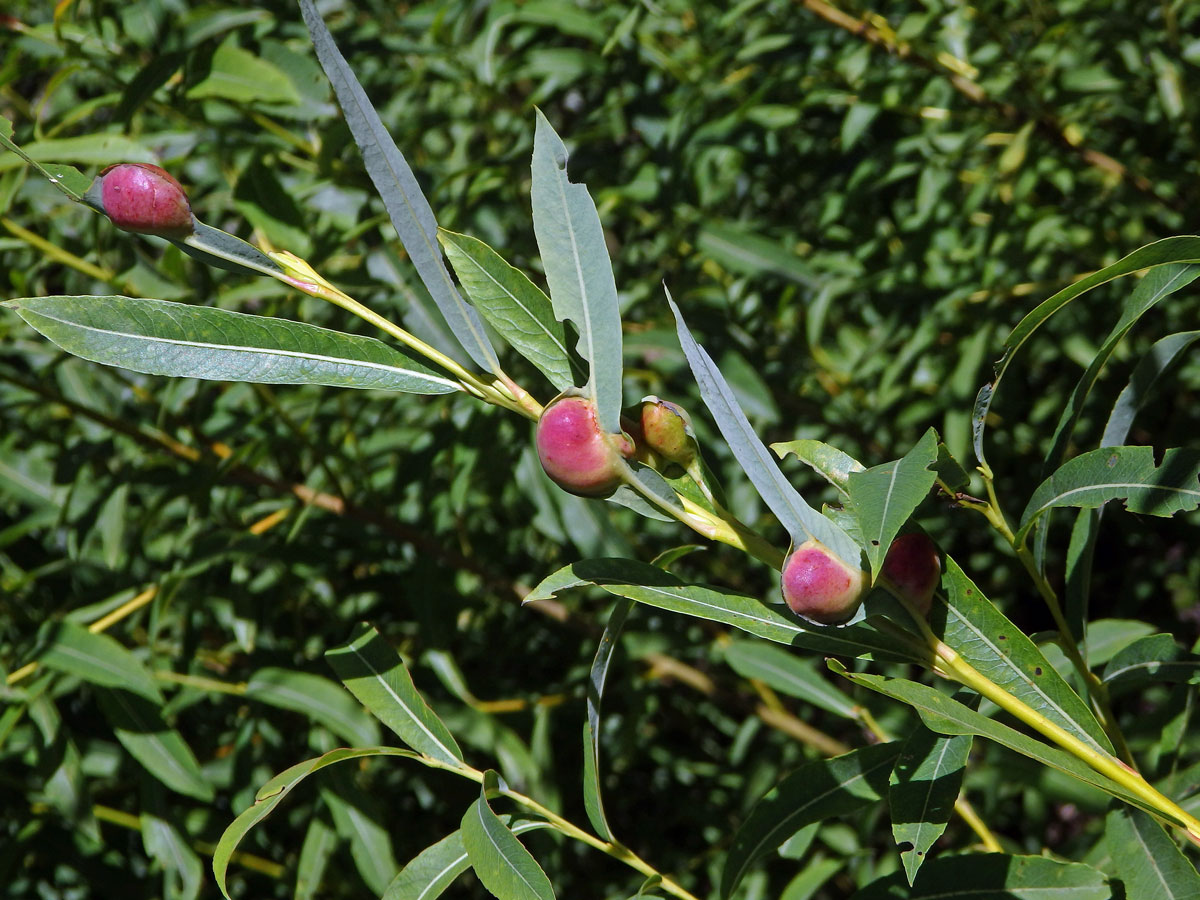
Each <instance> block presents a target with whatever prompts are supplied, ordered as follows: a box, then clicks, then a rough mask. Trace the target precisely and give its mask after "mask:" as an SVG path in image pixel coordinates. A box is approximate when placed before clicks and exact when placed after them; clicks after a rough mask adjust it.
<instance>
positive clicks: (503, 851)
mask: <svg viewBox="0 0 1200 900" xmlns="http://www.w3.org/2000/svg"><path fill="white" fill-rule="evenodd" d="M461 833H462V842H463V847H464V848H465V849H466V851H467V858H468V859H469V860H470V862H471V866H472V868H474V869H475V874H476V875H477V876H478V877H479V880H480V881H481V882H483V886H484V887H485V888H487V889H488V890H489V891H490V892H491V893H492V894H493V895H495V896H496V897H498V898H499V900H554V888H553V887H551V885H550V879H549V878H547V877H546V873H545V872H543V871H542V867H541V866H539V865H538V864H537V860H535V859H534V858H533V856H531V855H530V853H529V851H528V850H526V849H525V848H524V847H523V846H522V845H521V842H520V841H518V840H517V839H516V837H515V836H514V835H513V833H512V832H511V831H509V830H508V826H506V825H505V824H504V823H503V822H502V821H501V820H500V817H499V816H497V815H496V814H495V813H494V812H492V809H491V807H490V806H488V803H487V799H486V798H485V797H484V795H483V792H482V791H481V792H480V796H479V799H478V800H476V801H475V802H474V803H472V804H471V805H470V807H468V808H467V811H466V813H465V814H464V815H463V818H462V832H461Z"/></svg>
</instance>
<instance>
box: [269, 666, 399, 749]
mask: <svg viewBox="0 0 1200 900" xmlns="http://www.w3.org/2000/svg"><path fill="white" fill-rule="evenodd" d="M246 697H247V698H249V699H251V700H257V701H259V702H260V703H267V704H270V705H271V706H277V707H279V708H280V709H290V710H293V711H295V712H298V713H303V714H304V715H306V716H308V717H309V718H311V719H312V720H313V721H314V722H317V723H318V724H320V725H324V726H325V727H326V728H328V729H329V730H330V731H332V732H333V733H334V734H336V735H337V736H338V737H339V738H341V739H342V740H344V741H348V742H349V743H350V744H351V745H353V746H356V747H362V746H364V745H369V744H378V743H379V725H378V723H377V722H376V721H375V720H374V719H372V718H371V717H370V716H368V715H367V714H366V713H365V712H363V709H362V706H361V705H360V704H358V703H357V702H355V700H354V698H353V697H352V696H350V694H348V693H346V690H345V689H344V688H343V687H342V686H341V685H340V684H337V683H336V682H334V681H330V680H329V679H328V678H322V677H321V676H320V675H313V674H312V673H311V672H294V671H292V670H290V669H278V668H274V667H268V668H265V669H259V670H258V671H257V672H255V673H254V674H253V675H252V676H251V677H250V680H249V681H248V682H246Z"/></svg>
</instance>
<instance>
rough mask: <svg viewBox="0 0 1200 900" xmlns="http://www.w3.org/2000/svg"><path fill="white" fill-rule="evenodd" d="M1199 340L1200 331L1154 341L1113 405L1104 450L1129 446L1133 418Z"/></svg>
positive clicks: (1102, 439)
mask: <svg viewBox="0 0 1200 900" xmlns="http://www.w3.org/2000/svg"><path fill="white" fill-rule="evenodd" d="M1197 340H1200V331H1181V332H1178V333H1176V334H1169V335H1167V336H1166V337H1165V338H1160V339H1159V340H1157V341H1155V342H1154V345H1153V346H1151V348H1150V349H1149V350H1147V351H1146V355H1145V356H1143V357H1142V358H1141V359H1140V360H1138V364H1137V366H1136V367H1134V370H1133V372H1132V373H1131V374H1130V376H1129V383H1128V384H1126V385H1125V387H1124V388H1123V389H1122V391H1121V393H1120V396H1118V397H1117V402H1116V403H1114V404H1113V408H1112V412H1110V413H1109V415H1108V422H1107V423H1106V424H1105V426H1104V436H1103V437H1102V438H1101V439H1100V446H1101V447H1116V446H1119V445H1120V444H1123V443H1125V437H1126V435H1128V434H1129V429H1130V427H1131V426H1132V425H1133V417H1134V416H1135V415H1137V412H1138V410H1140V409H1141V408H1142V406H1143V405H1144V404H1145V402H1146V401H1147V400H1148V399H1149V398H1150V397H1152V396H1153V395H1154V389H1155V387H1156V386H1157V384H1158V381H1159V379H1160V378H1161V377H1162V376H1163V374H1164V373H1165V372H1166V371H1167V369H1168V368H1170V366H1171V364H1172V363H1173V362H1175V360H1176V359H1177V358H1178V357H1179V354H1181V353H1183V351H1185V350H1186V349H1187V348H1188V347H1190V346H1191V345H1192V344H1194V343H1195V342H1196V341H1197Z"/></svg>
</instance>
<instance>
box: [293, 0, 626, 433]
mask: <svg viewBox="0 0 1200 900" xmlns="http://www.w3.org/2000/svg"><path fill="white" fill-rule="evenodd" d="M300 12H301V15H303V17H304V24H305V25H307V26H308V32H309V34H310V35H311V36H312V42H313V47H314V49H315V50H316V52H317V60H318V61H319V62H320V63H321V68H322V69H324V70H325V75H326V76H327V77H328V78H329V82H330V84H332V85H333V91H334V93H335V94H336V95H337V99H338V105H340V106H341V107H342V113H343V114H344V115H345V117H346V125H347V126H348V127H349V129H350V133H351V135H353V137H354V143H355V144H357V145H358V149H359V150H360V151H361V152H362V157H363V164H364V165H365V166H366V169H367V174H368V175H370V176H371V181H372V183H373V184H374V185H375V189H376V190H377V191H378V192H379V196H380V198H381V199H382V200H383V205H384V207H385V208H386V209H387V212H388V216H389V217H390V218H391V220H392V225H394V226H395V228H396V232H397V233H398V234H399V235H400V242H401V243H402V244H404V249H405V250H406V251H408V255H409V258H410V259H412V262H413V266H414V267H415V268H416V270H417V274H418V275H420V276H421V281H423V282H424V283H425V287H426V288H428V290H429V293H430V295H431V296H432V297H433V299H434V302H435V303H437V306H438V309H439V310H440V311H441V313H442V316H443V317H445V319H446V324H448V325H449V326H450V330H451V331H452V332H454V336H455V337H456V338H457V339H458V341H459V343H461V344H462V346H463V349H464V350H466V351H467V354H468V355H469V356H470V357H471V359H473V360H474V361H475V363H476V365H478V366H480V367H481V368H483V369H485V370H487V371H489V372H493V373H497V374H498V373H499V371H500V363H499V361H498V360H497V359H496V351H495V350H494V349H493V348H492V344H491V341H490V340H489V339H488V336H487V332H485V331H484V328H483V322H482V320H480V318H479V314H478V313H477V312H476V311H475V310H474V309H472V308H471V307H470V306H468V305H467V303H466V302H464V300H463V298H462V297H461V296H459V293H458V290H457V289H456V288H455V287H454V282H453V281H452V280H451V279H450V273H449V272H448V271H446V265H445V263H444V262H443V261H442V253H441V251H440V250H439V249H438V244H437V219H436V218H434V215H433V210H432V209H431V208H430V206H429V201H428V200H426V199H425V195H424V194H423V193H422V192H421V186H420V185H419V184H417V179H416V176H415V175H413V171H412V169H411V168H409V165H408V162H407V160H405V158H404V156H403V154H401V152H400V150H399V148H397V147H396V144H395V142H394V141H393V140H392V138H391V135H389V134H388V132H387V129H386V128H385V127H384V125H383V120H382V119H380V118H379V113H377V112H376V111H375V107H374V106H372V105H371V101H370V99H369V98H368V97H367V92H366V91H364V90H363V87H362V85H361V84H359V82H358V79H357V78H356V77H355V76H354V72H353V70H352V69H351V68H350V66H349V65H348V64H347V63H346V58H345V57H344V56H342V53H341V51H340V50H338V48H337V44H335V43H334V40H333V35H331V34H330V33H329V29H328V28H326V27H325V22H324V21H323V20H322V19H321V14H320V13H319V12H317V7H316V4H315V3H314V2H313V0H300ZM615 430H616V429H615V428H614V431H615Z"/></svg>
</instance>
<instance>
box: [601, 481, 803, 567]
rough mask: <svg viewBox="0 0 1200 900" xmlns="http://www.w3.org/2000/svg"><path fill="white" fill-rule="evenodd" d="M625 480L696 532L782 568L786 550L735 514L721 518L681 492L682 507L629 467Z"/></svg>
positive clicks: (658, 506)
mask: <svg viewBox="0 0 1200 900" xmlns="http://www.w3.org/2000/svg"><path fill="white" fill-rule="evenodd" d="M625 483H626V484H628V485H629V486H630V487H631V488H633V490H635V491H637V492H638V493H639V494H641V495H642V497H644V498H645V499H646V500H647V501H649V502H650V503H651V504H653V505H654V506H656V507H657V508H658V509H661V510H662V511H663V512H664V513H666V514H667V515H668V516H670V517H671V518H673V519H675V520H676V521H677V522H681V523H682V524H684V525H686V526H687V527H688V528H690V529H692V530H693V531H694V532H696V533H697V534H700V535H703V536H704V537H706V538H709V539H710V540H714V541H720V542H721V543H723V544H728V545H729V546H731V547H737V548H738V549H739V550H743V551H745V552H746V553H749V554H750V555H751V556H753V557H754V558H755V559H757V560H759V561H761V562H764V563H766V564H767V565H768V566H770V567H771V568H773V569H775V570H779V569H782V568H783V560H784V554H783V553H781V552H780V551H779V550H778V549H777V548H776V547H774V546H772V545H771V544H770V543H768V542H767V540H766V539H765V538H763V537H762V536H761V535H759V534H757V533H756V532H754V531H751V530H750V529H749V528H747V527H746V526H745V525H743V524H742V523H741V522H739V521H738V520H737V519H735V518H734V517H733V516H732V515H729V514H728V513H727V514H726V515H728V518H721V517H720V516H718V515H714V514H713V513H712V512H710V511H709V510H707V509H705V508H704V507H703V506H701V505H700V504H698V503H696V502H695V501H693V500H689V499H688V498H687V497H684V496H682V495H676V496H677V498H678V499H679V501H680V503H681V504H682V509H681V508H680V507H678V506H676V505H675V504H673V503H669V502H667V501H665V500H663V498H662V497H659V496H658V495H657V494H655V493H654V492H653V491H652V490H650V489H649V488H647V487H646V486H645V485H644V484H642V482H641V481H640V480H639V479H637V478H636V477H634V475H633V470H632V469H629V470H628V477H627V478H626V480H625Z"/></svg>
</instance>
